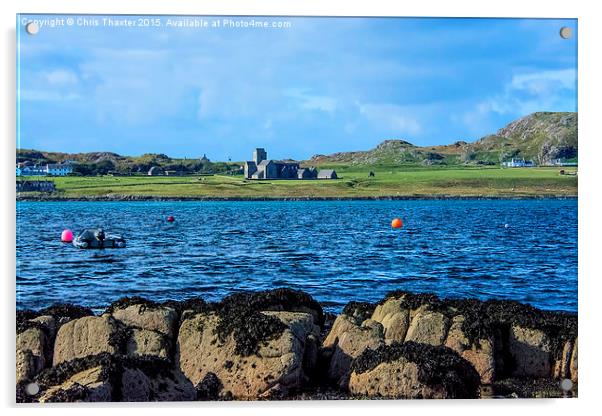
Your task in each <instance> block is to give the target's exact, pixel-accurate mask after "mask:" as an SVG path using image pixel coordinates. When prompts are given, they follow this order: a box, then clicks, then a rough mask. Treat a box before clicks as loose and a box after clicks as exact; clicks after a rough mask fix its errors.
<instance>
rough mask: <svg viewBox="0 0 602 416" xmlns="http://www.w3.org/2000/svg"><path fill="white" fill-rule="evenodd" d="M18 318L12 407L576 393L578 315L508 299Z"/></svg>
mask: <svg viewBox="0 0 602 416" xmlns="http://www.w3.org/2000/svg"><path fill="white" fill-rule="evenodd" d="M16 326H17V342H16V363H17V368H16V370H17V374H16V381H17V385H16V395H17V402H74V401H192V400H266V399H271V400H283V399H284V400H293V399H298V400H304V399H377V398H378V399H381V398H398V399H418V398H420V399H433V398H448V399H453V398H487V397H576V395H577V380H578V369H577V315H576V314H571V313H564V312H549V311H542V310H538V309H536V308H533V307H531V306H528V305H523V304H520V303H517V302H512V301H487V302H481V301H478V300H474V299H464V300H454V299H449V300H442V299H439V298H437V297H436V296H434V295H431V294H412V293H407V292H401V291H398V292H392V293H390V294H388V295H387V296H386V297H385V298H384V299H382V300H381V301H380V302H378V303H377V304H369V303H361V302H351V303H349V304H348V305H347V306H346V307H345V308H344V310H343V311H342V313H341V314H339V315H338V316H334V315H332V314H328V313H325V312H324V311H323V309H322V307H321V306H320V304H319V303H318V302H317V301H315V300H314V299H313V298H312V297H311V296H310V295H308V294H306V293H304V292H300V291H295V290H291V289H275V290H271V291H265V292H250V293H236V294H233V295H231V296H228V297H226V298H224V299H223V300H222V301H220V302H215V303H209V302H205V301H204V300H203V299H201V298H192V299H188V300H185V301H177V302H176V301H169V302H164V303H155V302H152V301H149V300H146V299H142V298H135V297H134V298H122V299H120V300H118V301H116V302H114V303H113V304H111V305H109V306H108V307H107V308H106V310H104V311H103V312H102V313H98V314H94V313H93V312H92V310H90V309H88V308H85V307H80V306H75V305H55V306H52V307H49V308H45V309H42V310H39V311H29V310H24V311H18V312H17V325H16ZM567 380H571V381H572V383H571V382H568V381H567ZM561 381H563V382H562V383H561ZM561 384H562V387H564V388H561ZM567 386H568V388H567Z"/></svg>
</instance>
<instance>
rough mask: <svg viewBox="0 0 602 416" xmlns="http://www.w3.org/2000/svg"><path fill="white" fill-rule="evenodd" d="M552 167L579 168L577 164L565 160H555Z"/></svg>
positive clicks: (551, 163)
mask: <svg viewBox="0 0 602 416" xmlns="http://www.w3.org/2000/svg"><path fill="white" fill-rule="evenodd" d="M550 165H551V166H578V163H577V162H567V161H566V160H564V159H554V160H552V161H551V162H550Z"/></svg>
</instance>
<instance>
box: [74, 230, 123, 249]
mask: <svg viewBox="0 0 602 416" xmlns="http://www.w3.org/2000/svg"><path fill="white" fill-rule="evenodd" d="M73 245H74V246H75V247H77V248H124V247H125V239H124V238H123V237H122V236H120V235H119V234H112V233H105V232H104V230H103V229H102V228H89V229H86V230H84V231H82V232H81V233H80V234H79V235H78V236H77V237H76V238H75V239H74V240H73Z"/></svg>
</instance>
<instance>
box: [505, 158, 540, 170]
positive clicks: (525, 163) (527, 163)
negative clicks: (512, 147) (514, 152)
mask: <svg viewBox="0 0 602 416" xmlns="http://www.w3.org/2000/svg"><path fill="white" fill-rule="evenodd" d="M502 166H503V167H505V168H532V167H534V166H535V163H533V161H532V160H525V159H512V160H511V161H510V162H502Z"/></svg>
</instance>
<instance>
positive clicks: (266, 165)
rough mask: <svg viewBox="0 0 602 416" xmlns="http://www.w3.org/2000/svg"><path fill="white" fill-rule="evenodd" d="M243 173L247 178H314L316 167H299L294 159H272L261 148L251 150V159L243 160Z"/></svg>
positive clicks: (316, 175)
mask: <svg viewBox="0 0 602 416" xmlns="http://www.w3.org/2000/svg"><path fill="white" fill-rule="evenodd" d="M243 173H244V176H245V178H247V179H316V178H317V177H318V173H317V171H316V168H313V167H311V168H300V167H299V162H295V161H294V160H272V159H268V154H267V152H266V151H265V149H263V148H257V149H255V150H254V151H253V160H249V161H247V162H245V164H244V166H243Z"/></svg>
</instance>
